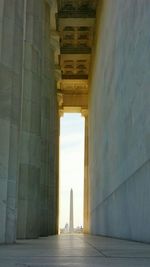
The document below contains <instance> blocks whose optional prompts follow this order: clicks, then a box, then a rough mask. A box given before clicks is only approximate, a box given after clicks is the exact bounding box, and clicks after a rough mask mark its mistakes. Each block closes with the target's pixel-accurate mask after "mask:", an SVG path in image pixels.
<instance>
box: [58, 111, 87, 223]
mask: <svg viewBox="0 0 150 267" xmlns="http://www.w3.org/2000/svg"><path fill="white" fill-rule="evenodd" d="M60 127H61V128H60V133H61V134H60V227H64V226H65V224H66V223H69V201H70V189H71V188H72V189H73V194H74V226H75V227H76V226H81V225H82V226H83V175H84V118H83V117H81V115H80V114H73V113H72V114H64V116H63V117H62V118H61V121H60Z"/></svg>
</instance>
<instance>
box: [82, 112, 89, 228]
mask: <svg viewBox="0 0 150 267" xmlns="http://www.w3.org/2000/svg"><path fill="white" fill-rule="evenodd" d="M82 115H83V116H84V118H85V137H84V138H85V139H84V214H83V216H84V233H89V219H90V218H89V203H90V200H89V198H90V185H89V175H88V164H89V160H88V158H89V156H88V111H87V110H83V111H82Z"/></svg>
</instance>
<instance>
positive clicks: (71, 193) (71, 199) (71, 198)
mask: <svg viewBox="0 0 150 267" xmlns="http://www.w3.org/2000/svg"><path fill="white" fill-rule="evenodd" d="M73 231H74V226H73V190H72V189H71V190H70V221H69V232H70V233H73Z"/></svg>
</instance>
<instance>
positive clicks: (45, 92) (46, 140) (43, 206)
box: [40, 3, 54, 236]
mask: <svg viewBox="0 0 150 267" xmlns="http://www.w3.org/2000/svg"><path fill="white" fill-rule="evenodd" d="M43 12H44V16H43V22H42V23H43V40H42V54H43V57H42V86H41V89H42V90H41V152H42V153H41V175H40V236H48V234H49V232H48V228H49V218H48V217H49V208H50V207H49V201H48V199H49V183H50V113H51V108H52V107H51V101H50V98H51V90H54V89H53V87H54V86H53V84H54V83H53V82H52V81H53V80H54V78H53V75H52V72H51V61H52V58H51V57H53V54H52V51H51V46H50V6H49V4H48V3H45V6H44V10H43ZM45 70H47V71H46V72H45Z"/></svg>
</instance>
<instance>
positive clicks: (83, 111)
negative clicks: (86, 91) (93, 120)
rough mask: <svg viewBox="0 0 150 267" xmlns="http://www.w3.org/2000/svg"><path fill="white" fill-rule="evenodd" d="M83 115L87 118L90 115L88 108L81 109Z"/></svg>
mask: <svg viewBox="0 0 150 267" xmlns="http://www.w3.org/2000/svg"><path fill="white" fill-rule="evenodd" d="M81 115H82V116H83V117H85V118H86V117H88V109H81Z"/></svg>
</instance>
